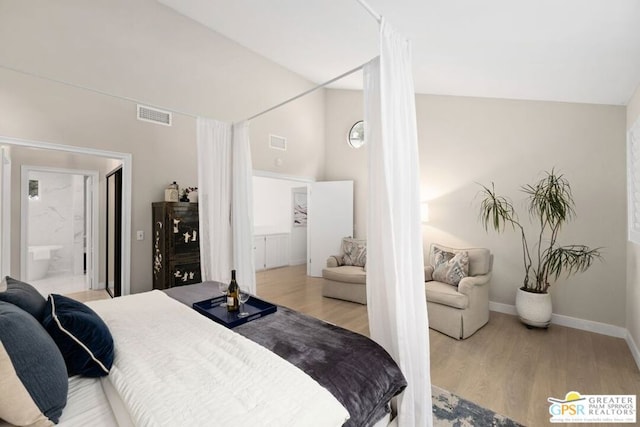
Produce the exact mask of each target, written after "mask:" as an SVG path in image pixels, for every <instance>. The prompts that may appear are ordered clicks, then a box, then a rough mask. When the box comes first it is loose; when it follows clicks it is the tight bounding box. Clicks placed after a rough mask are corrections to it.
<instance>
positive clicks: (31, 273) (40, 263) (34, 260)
mask: <svg viewBox="0 0 640 427" xmlns="http://www.w3.org/2000/svg"><path fill="white" fill-rule="evenodd" d="M59 249H62V246H59V245H47V246H29V253H28V255H27V280H38V279H42V278H43V277H45V276H46V275H47V272H48V271H49V265H51V257H52V256H53V253H54V252H55V251H57V250H59Z"/></svg>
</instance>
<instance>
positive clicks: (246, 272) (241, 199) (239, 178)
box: [231, 121, 256, 295]
mask: <svg viewBox="0 0 640 427" xmlns="http://www.w3.org/2000/svg"><path fill="white" fill-rule="evenodd" d="M232 159H233V162H232V164H233V168H232V191H231V192H232V206H231V228H232V230H233V265H234V267H235V269H236V277H237V279H238V284H239V285H240V287H241V288H242V289H245V290H247V291H249V292H250V293H252V294H254V295H255V294H256V274H255V264H254V261H253V257H254V255H253V185H252V182H253V181H252V180H253V166H252V164H251V145H250V144H249V122H247V121H244V122H241V123H235V124H234V125H233V149H232Z"/></svg>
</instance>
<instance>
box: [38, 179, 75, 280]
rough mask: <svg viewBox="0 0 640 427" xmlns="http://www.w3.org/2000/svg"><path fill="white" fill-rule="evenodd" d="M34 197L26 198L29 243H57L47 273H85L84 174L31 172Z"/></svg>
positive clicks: (45, 244) (41, 244)
mask: <svg viewBox="0 0 640 427" xmlns="http://www.w3.org/2000/svg"><path fill="white" fill-rule="evenodd" d="M29 180H37V181H38V192H39V195H38V197H37V198H33V199H30V200H29V202H28V203H29V209H28V211H29V225H28V233H27V239H28V240H27V241H28V246H48V245H59V246H62V249H60V250H58V251H54V252H52V259H51V265H50V267H49V274H82V273H83V272H84V222H85V220H84V217H85V203H84V176H82V175H73V174H67V173H51V172H40V171H31V172H29Z"/></svg>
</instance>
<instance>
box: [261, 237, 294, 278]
mask: <svg viewBox="0 0 640 427" xmlns="http://www.w3.org/2000/svg"><path fill="white" fill-rule="evenodd" d="M253 252H254V253H253V254H254V259H255V267H256V271H258V270H265V269H267V268H275V267H283V266H286V265H289V233H281V234H265V235H258V236H254V238H253Z"/></svg>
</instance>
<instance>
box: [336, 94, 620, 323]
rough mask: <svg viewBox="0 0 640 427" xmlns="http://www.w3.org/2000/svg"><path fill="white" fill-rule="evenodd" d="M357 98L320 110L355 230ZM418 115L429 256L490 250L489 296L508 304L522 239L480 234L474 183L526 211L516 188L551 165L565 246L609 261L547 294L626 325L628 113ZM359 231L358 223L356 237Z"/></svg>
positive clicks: (341, 97) (359, 186)
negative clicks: (569, 195)
mask: <svg viewBox="0 0 640 427" xmlns="http://www.w3.org/2000/svg"><path fill="white" fill-rule="evenodd" d="M361 96H362V95H361V93H360V92H357V91H342V90H329V91H327V94H326V99H327V104H326V107H325V111H326V113H325V114H326V117H327V124H326V129H327V130H326V135H327V146H326V164H327V172H326V177H327V179H339V178H349V179H354V180H355V187H356V190H355V191H356V197H355V199H356V223H357V224H364V223H365V218H366V215H365V212H366V208H365V206H366V205H363V203H366V162H367V155H366V151H365V150H362V149H361V150H353V149H350V148H349V147H348V146H347V144H346V142H345V140H344V137H345V135H346V132H347V131H348V129H349V127H350V126H351V125H352V124H353V122H355V121H356V120H357V119H359V118H361V114H362V107H361V105H362V98H361ZM416 108H417V116H418V136H419V143H420V147H419V149H420V167H421V176H422V193H423V200H425V201H428V202H429V215H430V221H429V223H428V225H427V226H425V227H423V239H424V245H425V253H426V251H427V250H428V248H429V245H430V244H431V243H432V242H440V243H443V244H446V245H451V246H457V247H474V246H481V247H488V248H490V249H491V250H492V251H493V253H494V255H495V262H494V270H493V271H494V276H493V280H492V285H491V295H490V298H491V300H492V301H494V302H498V303H504V304H514V301H515V293H516V290H517V288H518V286H519V284H521V283H522V262H521V252H520V240H519V237H518V236H517V235H516V234H515V233H509V232H507V233H505V234H504V235H497V234H496V233H494V232H490V233H485V231H484V229H483V228H482V226H481V224H480V222H479V220H478V203H479V201H478V199H477V198H476V195H477V193H478V189H479V187H478V185H477V184H476V183H477V182H481V183H484V184H489V183H491V182H492V181H494V182H495V184H496V188H497V189H498V191H500V192H501V193H503V194H505V195H507V196H509V197H511V198H512V199H513V200H514V201H515V202H516V206H522V205H521V204H520V200H521V194H519V192H518V188H519V186H520V185H523V184H526V183H530V182H533V181H534V180H536V179H537V178H538V177H540V176H541V175H540V174H541V172H542V171H544V170H548V169H550V168H552V167H557V168H558V169H560V170H561V171H562V172H564V173H565V175H566V176H567V178H568V179H569V180H570V182H571V183H572V186H573V190H574V197H575V200H576V210H577V214H578V215H577V220H576V221H575V222H574V223H571V224H569V225H568V226H567V227H566V228H565V229H564V230H563V234H562V235H561V243H566V244H569V243H582V244H586V245H590V246H602V247H603V253H604V258H605V260H604V262H602V263H596V265H594V266H593V267H592V268H591V269H590V270H589V271H588V272H587V273H585V274H579V275H576V276H573V277H572V278H570V279H569V280H567V279H565V278H561V279H560V280H559V282H558V283H557V284H556V286H553V287H552V293H553V301H554V312H555V313H556V314H562V315H566V316H571V317H576V318H580V319H588V320H592V321H596V322H602V323H607V324H611V325H617V326H624V325H625V298H626V280H625V269H626V266H625V258H626V255H625V254H626V244H625V241H626V227H625V224H626V195H625V194H626V190H625V188H626V186H625V182H626V181H625V172H624V171H625V131H624V130H625V108H624V107H614V106H602V105H585V104H568V103H552V102H534V101H509V100H499V99H481V98H463V97H447V96H431V95H418V96H417V97H416ZM524 219H525V221H526V216H525V217H524ZM363 231H365V232H366V228H365V227H362V226H361V225H360V226H359V227H358V231H357V233H358V234H359V235H360V236H363V234H362V233H363Z"/></svg>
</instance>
